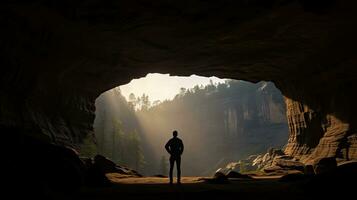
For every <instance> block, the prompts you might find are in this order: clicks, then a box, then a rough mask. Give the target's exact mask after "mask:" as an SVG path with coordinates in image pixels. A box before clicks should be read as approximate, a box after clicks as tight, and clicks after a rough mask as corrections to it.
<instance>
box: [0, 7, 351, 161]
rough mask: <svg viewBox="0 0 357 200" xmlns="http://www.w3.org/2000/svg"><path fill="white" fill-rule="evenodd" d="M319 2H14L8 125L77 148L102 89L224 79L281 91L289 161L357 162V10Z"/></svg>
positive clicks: (9, 18) (9, 16) (6, 81)
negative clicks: (157, 76) (171, 78)
mask: <svg viewBox="0 0 357 200" xmlns="http://www.w3.org/2000/svg"><path fill="white" fill-rule="evenodd" d="M309 2H310V1H295V0H289V1H278V0H275V1H274V0H271V1H264V2H263V1H259V0H251V1H246V0H244V1H243V0H242V1H237V0H236V1H220V2H219V3H218V2H216V1H199V0H194V1H192V0H190V1H178V2H173V1H165V0H160V1H152V2H146V1H140V0H136V1H117V0H115V1H114V0H113V1H96V0H94V1H90V2H84V1H53V0H52V1H36V0H32V1H26V2H25V1H5V2H3V3H1V4H2V6H1V13H2V14H1V18H0V21H1V24H3V27H4V28H3V30H2V33H1V37H0V38H1V40H0V43H1V46H2V48H1V53H0V54H1V57H2V59H1V66H2V73H1V75H0V76H1V97H0V105H1V114H0V123H1V127H2V128H3V130H8V127H15V128H17V129H18V130H19V132H20V135H22V134H25V135H30V136H31V137H37V138H41V139H43V140H47V141H49V142H53V143H57V144H63V145H69V146H73V147H76V145H77V144H78V143H79V142H80V141H81V139H82V138H83V136H84V135H86V134H87V133H88V132H91V131H92V123H93V120H94V110H95V107H94V101H95V98H96V97H97V96H98V95H99V94H100V93H102V92H103V91H106V90H108V89H110V88H112V87H114V86H117V85H120V84H123V83H127V82H128V81H129V80H131V79H133V78H136V77H140V76H143V75H145V74H147V73H148V72H153V71H154V72H160V73H171V74H175V75H190V74H198V75H204V76H212V75H214V76H218V77H222V78H233V79H242V80H248V81H253V82H257V81H259V80H269V81H273V82H274V83H275V84H276V85H277V87H278V88H279V89H280V90H281V91H282V93H283V94H284V95H285V96H286V102H287V109H288V111H287V117H288V120H289V127H290V138H289V142H288V146H287V149H286V152H287V153H288V154H291V155H293V156H296V157H301V158H302V159H303V160H305V161H306V162H309V161H311V160H313V159H314V158H317V157H329V156H335V157H340V158H343V159H352V158H357V136H356V124H357V121H356V117H355V113H356V107H355V106H354V102H355V100H356V98H355V97H354V96H355V95H354V94H353V93H354V90H355V89H356V87H355V80H356V69H355V66H356V63H357V59H356V58H357V57H356V56H357V55H356V52H357V51H356V44H357V38H356V29H355V27H356V24H357V20H356V18H355V17H354V15H355V14H354V13H355V11H354V8H356V3H355V2H353V1H344V0H341V1H337V0H336V1H313V2H314V3H309ZM8 134H11V133H8ZM13 140H16V139H13Z"/></svg>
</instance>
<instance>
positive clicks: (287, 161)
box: [272, 156, 304, 172]
mask: <svg viewBox="0 0 357 200" xmlns="http://www.w3.org/2000/svg"><path fill="white" fill-rule="evenodd" d="M272 165H276V166H279V167H281V168H283V169H289V170H290V169H295V170H299V171H302V172H303V171H304V164H302V163H301V162H299V161H294V160H293V159H292V158H291V157H289V156H277V157H275V158H274V160H273V164H272Z"/></svg>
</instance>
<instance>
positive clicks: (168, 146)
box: [165, 140, 171, 154]
mask: <svg viewBox="0 0 357 200" xmlns="http://www.w3.org/2000/svg"><path fill="white" fill-rule="evenodd" d="M170 141H171V140H169V141H168V142H167V143H166V145H165V149H166V151H167V152H168V153H169V154H171V150H170Z"/></svg>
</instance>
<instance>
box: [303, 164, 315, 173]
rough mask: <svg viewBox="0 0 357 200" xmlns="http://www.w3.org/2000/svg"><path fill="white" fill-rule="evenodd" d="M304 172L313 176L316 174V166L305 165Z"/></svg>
mask: <svg viewBox="0 0 357 200" xmlns="http://www.w3.org/2000/svg"><path fill="white" fill-rule="evenodd" d="M304 174H305V175H308V176H311V175H314V174H315V171H314V167H313V166H312V165H305V167H304Z"/></svg>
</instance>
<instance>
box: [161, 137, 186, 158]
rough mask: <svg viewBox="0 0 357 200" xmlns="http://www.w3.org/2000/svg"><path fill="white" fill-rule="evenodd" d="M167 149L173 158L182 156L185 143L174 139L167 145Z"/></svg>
mask: <svg viewBox="0 0 357 200" xmlns="http://www.w3.org/2000/svg"><path fill="white" fill-rule="evenodd" d="M165 149H166V151H167V152H169V154H170V155H171V156H175V157H176V156H181V154H182V153H183V149H184V147H183V142H182V140H181V139H180V138H177V137H173V138H171V139H170V140H169V141H168V142H167V143H166V145H165Z"/></svg>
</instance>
